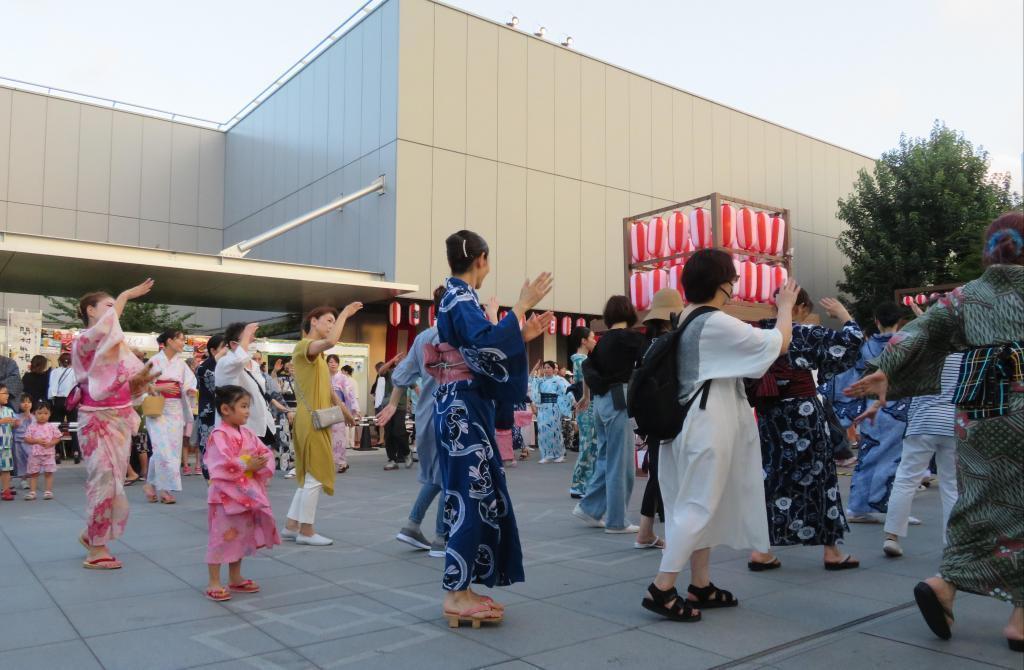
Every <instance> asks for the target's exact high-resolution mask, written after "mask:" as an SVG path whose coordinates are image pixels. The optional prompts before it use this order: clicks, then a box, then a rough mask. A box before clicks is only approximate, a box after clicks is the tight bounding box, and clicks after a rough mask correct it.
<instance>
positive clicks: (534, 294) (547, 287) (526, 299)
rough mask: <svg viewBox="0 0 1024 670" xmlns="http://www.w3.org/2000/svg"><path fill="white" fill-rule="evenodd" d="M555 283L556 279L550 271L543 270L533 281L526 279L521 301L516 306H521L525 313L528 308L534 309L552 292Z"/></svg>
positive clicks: (520, 292)
mask: <svg viewBox="0 0 1024 670" xmlns="http://www.w3.org/2000/svg"><path fill="white" fill-rule="evenodd" d="M553 283H554V280H553V279H552V277H551V273H550V272H541V273H540V274H539V275H537V278H536V279H534V280H533V281H530V280H526V281H524V282H523V288H522V289H521V290H520V291H519V302H518V303H517V304H516V307H519V308H521V309H522V313H524V314H525V313H526V310H530V309H533V308H534V307H536V306H537V303H539V302H540V301H541V300H543V299H544V296H546V295H547V294H548V293H550V292H551V286H552V284H553ZM517 311H518V310H517Z"/></svg>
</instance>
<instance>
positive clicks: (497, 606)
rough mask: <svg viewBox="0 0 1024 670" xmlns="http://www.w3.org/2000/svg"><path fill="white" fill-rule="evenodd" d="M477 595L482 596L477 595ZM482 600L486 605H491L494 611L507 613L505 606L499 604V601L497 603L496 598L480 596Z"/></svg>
mask: <svg viewBox="0 0 1024 670" xmlns="http://www.w3.org/2000/svg"><path fill="white" fill-rule="evenodd" d="M477 595H480V594H477ZM480 600H482V601H484V602H485V603H487V604H488V605H490V606H491V609H492V610H495V611H497V612H504V611H505V606H504V605H502V604H501V603H499V602H498V601H496V600H495V599H494V598H492V597H490V596H480Z"/></svg>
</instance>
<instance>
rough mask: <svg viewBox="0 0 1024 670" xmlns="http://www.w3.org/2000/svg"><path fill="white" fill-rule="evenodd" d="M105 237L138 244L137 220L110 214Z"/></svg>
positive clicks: (114, 241)
mask: <svg viewBox="0 0 1024 670" xmlns="http://www.w3.org/2000/svg"><path fill="white" fill-rule="evenodd" d="M107 237H108V239H109V240H110V242H111V244H130V245H133V246H138V244H139V220H138V219H133V218H129V217H125V216H111V217H110V226H109V229H108V233H107ZM222 248H223V245H222ZM218 251H219V249H218Z"/></svg>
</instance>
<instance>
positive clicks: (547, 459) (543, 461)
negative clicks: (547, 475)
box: [537, 458, 551, 465]
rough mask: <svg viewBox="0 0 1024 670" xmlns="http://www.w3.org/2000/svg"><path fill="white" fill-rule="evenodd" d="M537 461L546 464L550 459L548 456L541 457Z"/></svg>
mask: <svg viewBox="0 0 1024 670" xmlns="http://www.w3.org/2000/svg"><path fill="white" fill-rule="evenodd" d="M537 462H538V463H540V464H541V465H547V464H548V463H550V462H551V459H550V458H542V459H540V460H539V461H537Z"/></svg>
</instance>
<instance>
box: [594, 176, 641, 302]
mask: <svg viewBox="0 0 1024 670" xmlns="http://www.w3.org/2000/svg"><path fill="white" fill-rule="evenodd" d="M604 195H605V200H604V222H605V233H604V266H605V278H604V297H603V298H602V300H601V306H602V308H603V307H604V301H605V300H607V299H608V296H610V295H621V294H622V293H623V292H624V291H625V290H626V282H625V277H624V276H623V272H624V271H625V270H624V267H623V263H624V260H625V259H624V256H623V251H622V241H623V223H622V219H623V218H625V217H627V216H629V215H630V214H632V213H634V212H630V209H629V193H627V192H626V191H620V190H618V189H614V188H606V189H605V191H604Z"/></svg>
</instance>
